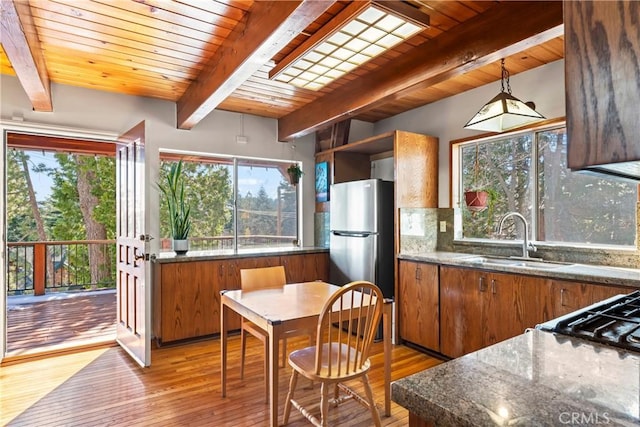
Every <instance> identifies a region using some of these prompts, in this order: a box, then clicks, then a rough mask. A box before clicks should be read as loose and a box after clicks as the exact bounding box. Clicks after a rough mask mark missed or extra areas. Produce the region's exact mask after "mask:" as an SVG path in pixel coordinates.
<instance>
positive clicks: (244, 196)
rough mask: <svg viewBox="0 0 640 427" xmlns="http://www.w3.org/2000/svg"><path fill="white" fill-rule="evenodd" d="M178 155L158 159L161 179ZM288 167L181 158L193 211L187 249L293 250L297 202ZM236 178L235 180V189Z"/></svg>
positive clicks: (167, 243) (165, 231)
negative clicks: (275, 247)
mask: <svg viewBox="0 0 640 427" xmlns="http://www.w3.org/2000/svg"><path fill="white" fill-rule="evenodd" d="M180 158H182V156H180V155H177V154H168V153H162V154H161V159H162V160H161V162H160V172H159V174H160V179H163V177H164V175H166V173H167V172H168V171H169V169H170V167H171V164H172V163H174V162H177V161H178V159H180ZM290 164H291V163H290V162H286V163H285V162H278V161H272V160H259V159H246V158H228V157H202V156H198V157H194V156H184V158H183V173H184V175H185V177H186V181H187V185H186V187H187V188H186V197H187V201H188V202H189V203H190V206H191V215H192V228H191V233H190V235H189V241H190V250H210V249H234V247H235V246H236V242H237V248H238V249H243V248H251V247H253V248H259V247H273V246H292V245H293V244H294V243H296V242H297V240H298V227H297V224H298V198H297V193H296V188H295V187H293V186H291V185H290V184H289V182H288V181H287V179H286V177H287V173H286V170H287V167H289V165H290ZM234 177H237V181H236V182H235V184H234ZM164 203H165V201H164V200H163V196H162V194H161V195H160V207H161V209H160V234H161V237H162V244H161V249H162V250H166V251H168V250H170V248H171V239H170V237H171V236H170V232H169V223H168V215H167V212H166V209H163V207H164Z"/></svg>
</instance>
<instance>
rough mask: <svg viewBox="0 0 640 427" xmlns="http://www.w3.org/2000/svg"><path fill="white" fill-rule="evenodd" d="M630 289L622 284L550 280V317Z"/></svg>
mask: <svg viewBox="0 0 640 427" xmlns="http://www.w3.org/2000/svg"><path fill="white" fill-rule="evenodd" d="M629 292H631V290H630V289H628V288H624V287H620V286H606V285H594V284H586V283H580V282H571V281H568V280H549V293H548V304H547V305H548V307H549V316H548V317H549V319H545V320H550V319H555V318H556V317H560V316H564V315H565V314H569V313H571V312H572V311H576V310H579V309H581V308H584V307H587V306H589V305H591V304H595V303H597V302H600V301H602V300H604V299H607V298H611V297H612V296H615V295H619V294H628V293H629Z"/></svg>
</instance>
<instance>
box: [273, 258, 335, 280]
mask: <svg viewBox="0 0 640 427" xmlns="http://www.w3.org/2000/svg"><path fill="white" fill-rule="evenodd" d="M281 261H282V265H284V267H285V271H286V274H287V283H300V282H313V281H315V280H322V281H324V282H327V281H328V280H329V254H327V253H318V254H300V255H288V256H286V257H284V256H283V257H281Z"/></svg>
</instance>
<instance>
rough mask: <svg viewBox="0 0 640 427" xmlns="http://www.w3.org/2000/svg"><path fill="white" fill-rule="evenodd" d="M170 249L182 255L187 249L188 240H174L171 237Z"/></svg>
mask: <svg viewBox="0 0 640 427" xmlns="http://www.w3.org/2000/svg"><path fill="white" fill-rule="evenodd" d="M172 249H173V250H174V252H175V253H176V255H184V254H186V253H187V251H188V250H189V240H187V239H184V240H176V239H173V243H172Z"/></svg>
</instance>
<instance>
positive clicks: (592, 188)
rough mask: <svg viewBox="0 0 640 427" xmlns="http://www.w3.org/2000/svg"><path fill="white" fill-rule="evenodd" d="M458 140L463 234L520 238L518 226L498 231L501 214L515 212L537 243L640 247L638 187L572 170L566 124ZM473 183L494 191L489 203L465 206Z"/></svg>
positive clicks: (457, 176)
mask: <svg viewBox="0 0 640 427" xmlns="http://www.w3.org/2000/svg"><path fill="white" fill-rule="evenodd" d="M457 145H458V147H457V152H458V155H459V163H458V164H459V169H458V171H457V174H456V178H457V182H458V183H459V188H460V190H461V191H460V195H461V201H460V206H461V207H462V227H463V230H462V235H463V238H482V239H505V238H513V239H515V238H517V239H521V238H522V237H523V236H522V229H521V227H516V226H515V224H509V226H508V227H506V233H505V234H504V235H502V236H497V235H496V233H497V230H496V225H497V224H498V223H499V221H500V218H501V217H502V216H503V215H504V214H506V213H507V212H513V211H515V212H519V213H521V214H522V215H523V216H524V217H525V218H527V220H528V221H529V223H530V224H531V225H532V232H533V234H532V235H533V238H534V239H535V240H537V241H547V242H563V243H578V244H580V243H583V244H597V245H618V246H633V245H634V244H635V232H634V230H635V229H636V200H637V192H638V187H637V185H636V184H635V183H632V182H628V181H619V180H612V179H611V178H606V177H598V176H595V175H586V174H583V173H579V172H572V171H571V170H569V169H568V168H567V156H566V153H567V135H566V131H565V128H564V127H563V126H555V127H550V128H546V129H541V130H536V131H529V132H520V133H516V134H512V135H507V136H498V137H495V138H491V139H483V140H480V141H467V142H464V143H460V144H457ZM471 187H474V188H475V187H482V188H484V189H486V190H488V191H489V192H490V193H491V195H492V198H491V199H492V200H491V202H490V206H489V208H487V209H485V210H484V211H480V212H478V211H472V210H469V209H467V208H466V207H465V204H464V200H462V195H463V191H464V190H465V189H467V188H471ZM503 231H504V230H503Z"/></svg>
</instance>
